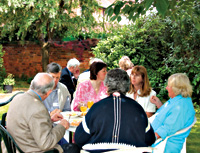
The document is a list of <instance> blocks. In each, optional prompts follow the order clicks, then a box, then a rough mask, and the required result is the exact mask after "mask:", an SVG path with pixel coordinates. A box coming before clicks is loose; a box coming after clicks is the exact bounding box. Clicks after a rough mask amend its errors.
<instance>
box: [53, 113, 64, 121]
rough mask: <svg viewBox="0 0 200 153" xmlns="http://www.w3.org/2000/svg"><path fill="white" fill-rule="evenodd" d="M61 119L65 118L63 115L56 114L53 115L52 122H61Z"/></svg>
mask: <svg viewBox="0 0 200 153" xmlns="http://www.w3.org/2000/svg"><path fill="white" fill-rule="evenodd" d="M61 119H63V116H62V114H60V113H55V114H53V115H52V116H51V120H52V121H53V122H56V121H59V120H61Z"/></svg>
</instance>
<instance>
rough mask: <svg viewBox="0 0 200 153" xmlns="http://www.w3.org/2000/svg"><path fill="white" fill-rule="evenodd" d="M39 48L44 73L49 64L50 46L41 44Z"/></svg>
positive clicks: (47, 43)
mask: <svg viewBox="0 0 200 153" xmlns="http://www.w3.org/2000/svg"><path fill="white" fill-rule="evenodd" d="M42 44H43V45H42V46H41V55H42V70H43V71H44V72H46V69H47V65H48V64H49V50H50V44H49V42H46V43H42Z"/></svg>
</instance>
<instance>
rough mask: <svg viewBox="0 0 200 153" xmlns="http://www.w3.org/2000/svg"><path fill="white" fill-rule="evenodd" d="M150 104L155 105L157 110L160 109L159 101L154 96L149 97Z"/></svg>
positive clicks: (160, 103)
mask: <svg viewBox="0 0 200 153" xmlns="http://www.w3.org/2000/svg"><path fill="white" fill-rule="evenodd" d="M150 102H151V103H153V104H155V105H156V107H157V108H160V107H161V106H162V105H163V104H162V102H161V101H160V99H159V98H158V97H156V96H151V98H150Z"/></svg>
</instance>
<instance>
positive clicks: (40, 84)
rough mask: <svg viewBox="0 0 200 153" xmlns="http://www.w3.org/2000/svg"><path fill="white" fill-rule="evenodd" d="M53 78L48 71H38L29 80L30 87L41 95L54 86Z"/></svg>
mask: <svg viewBox="0 0 200 153" xmlns="http://www.w3.org/2000/svg"><path fill="white" fill-rule="evenodd" d="M54 84H55V83H54V80H53V78H52V76H51V75H50V74H48V73H38V74H36V76H35V77H34V79H33V80H32V81H31V85H30V89H32V90H34V91H36V92H37V93H39V94H41V95H45V94H46V93H47V92H48V91H49V90H52V89H53V87H54Z"/></svg>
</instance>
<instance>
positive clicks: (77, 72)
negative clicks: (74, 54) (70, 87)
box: [73, 68, 80, 79]
mask: <svg viewBox="0 0 200 153" xmlns="http://www.w3.org/2000/svg"><path fill="white" fill-rule="evenodd" d="M79 75H80V70H79V68H76V69H75V71H74V73H73V76H74V78H76V79H78V76H79Z"/></svg>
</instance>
